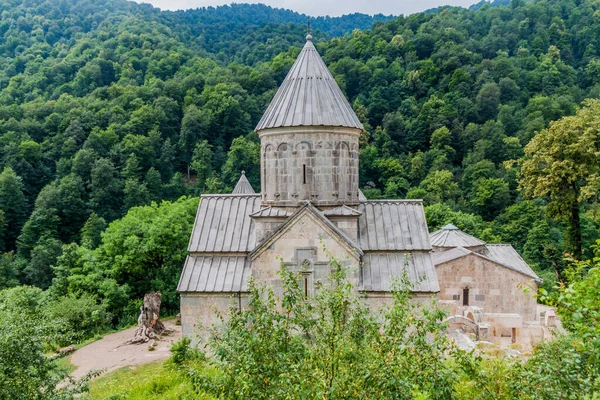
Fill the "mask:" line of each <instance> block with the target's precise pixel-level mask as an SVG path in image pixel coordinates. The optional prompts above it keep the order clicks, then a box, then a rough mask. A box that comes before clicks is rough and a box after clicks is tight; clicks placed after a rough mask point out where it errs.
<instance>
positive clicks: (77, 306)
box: [45, 294, 112, 345]
mask: <svg viewBox="0 0 600 400" xmlns="http://www.w3.org/2000/svg"><path fill="white" fill-rule="evenodd" d="M45 312H46V314H47V315H48V318H49V320H51V321H53V323H54V324H56V325H57V327H58V328H59V330H60V331H61V332H62V333H63V334H64V337H63V338H62V340H61V342H60V343H59V344H60V345H66V344H70V343H73V342H78V341H81V340H82V339H87V338H90V337H93V336H94V335H95V334H97V333H99V332H101V331H103V330H106V329H108V328H109V326H110V321H111V318H112V316H111V314H110V313H109V312H108V311H106V306H105V305H103V304H98V301H97V300H96V298H95V297H94V296H92V295H90V294H82V295H81V296H80V297H75V296H64V297H61V298H59V299H58V300H57V301H54V302H52V303H50V304H49V305H48V306H47V307H46V309H45Z"/></svg>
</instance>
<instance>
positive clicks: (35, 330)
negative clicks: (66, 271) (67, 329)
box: [0, 286, 87, 400]
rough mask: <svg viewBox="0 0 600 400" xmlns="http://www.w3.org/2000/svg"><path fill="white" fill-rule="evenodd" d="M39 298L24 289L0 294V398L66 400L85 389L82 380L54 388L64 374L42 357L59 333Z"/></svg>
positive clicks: (36, 292) (37, 291)
mask: <svg viewBox="0 0 600 400" xmlns="http://www.w3.org/2000/svg"><path fill="white" fill-rule="evenodd" d="M43 297H44V296H43V293H42V292H41V290H40V289H37V288H31V287H26V286H21V287H16V288H12V289H7V290H2V291H0V399H15V400H20V399H23V400H30V399H44V400H54V399H69V398H73V395H74V394H75V393H80V392H81V391H83V390H85V389H86V383H87V382H86V379H84V380H82V381H77V382H73V383H72V384H69V385H67V386H66V387H65V386H61V387H60V388H58V387H57V385H58V383H59V382H61V381H62V380H63V379H64V378H65V377H66V375H67V372H66V371H64V370H63V369H61V368H60V367H59V366H58V364H57V363H56V362H55V361H51V360H50V359H49V358H47V357H46V355H45V354H44V353H45V352H46V351H47V349H48V344H49V343H52V342H55V341H56V338H57V337H60V334H58V333H57V332H56V324H55V323H54V321H52V320H50V319H48V317H47V315H45V314H44V313H43V309H42V305H43V304H44V299H43Z"/></svg>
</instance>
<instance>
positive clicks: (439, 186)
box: [419, 170, 459, 204]
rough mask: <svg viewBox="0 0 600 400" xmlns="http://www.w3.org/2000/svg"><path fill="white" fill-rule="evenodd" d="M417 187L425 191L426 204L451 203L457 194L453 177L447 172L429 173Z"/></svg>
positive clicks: (456, 186) (457, 190)
mask: <svg viewBox="0 0 600 400" xmlns="http://www.w3.org/2000/svg"><path fill="white" fill-rule="evenodd" d="M419 187H420V188H421V189H423V190H425V191H426V193H427V197H426V199H425V200H427V203H428V204H433V203H442V202H446V201H452V200H455V199H456V196H457V195H458V194H459V189H458V184H457V183H456V182H455V181H454V175H453V174H452V172H450V171H448V170H442V171H433V172H431V173H429V175H427V176H426V177H425V179H423V181H422V182H421V184H420V185H419Z"/></svg>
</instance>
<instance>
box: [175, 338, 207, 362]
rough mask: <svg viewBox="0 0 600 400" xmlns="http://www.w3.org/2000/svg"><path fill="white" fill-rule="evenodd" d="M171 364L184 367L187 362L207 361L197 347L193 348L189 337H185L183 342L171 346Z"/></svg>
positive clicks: (179, 341)
mask: <svg viewBox="0 0 600 400" xmlns="http://www.w3.org/2000/svg"><path fill="white" fill-rule="evenodd" d="M171 353H172V355H171V362H173V363H174V364H175V365H183V364H184V363H185V362H186V361H198V360H200V361H203V360H204V359H205V356H204V353H202V352H201V351H200V350H199V349H198V348H197V347H192V346H191V340H190V338H189V337H183V338H182V339H181V340H178V341H177V342H175V343H173V344H172V345H171Z"/></svg>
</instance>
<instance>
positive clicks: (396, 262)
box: [358, 251, 440, 293]
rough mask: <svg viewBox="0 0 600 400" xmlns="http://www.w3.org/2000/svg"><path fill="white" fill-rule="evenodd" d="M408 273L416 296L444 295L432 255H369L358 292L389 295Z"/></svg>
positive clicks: (361, 274)
mask: <svg viewBox="0 0 600 400" xmlns="http://www.w3.org/2000/svg"><path fill="white" fill-rule="evenodd" d="M404 271H406V274H407V276H408V280H409V281H410V282H411V283H412V284H413V285H414V286H413V288H412V289H411V290H412V291H413V292H425V293H434V292H439V291H440V285H439V283H438V279H437V274H436V272H435V267H434V265H433V263H432V261H431V254H429V253H428V252H423V251H420V252H414V253H409V252H406V253H403V252H373V253H365V255H364V256H363V265H362V268H361V269H360V279H359V285H358V289H359V290H361V291H367V292H388V291H390V290H391V289H393V284H394V280H397V279H400V278H401V277H402V274H403V273H404Z"/></svg>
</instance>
